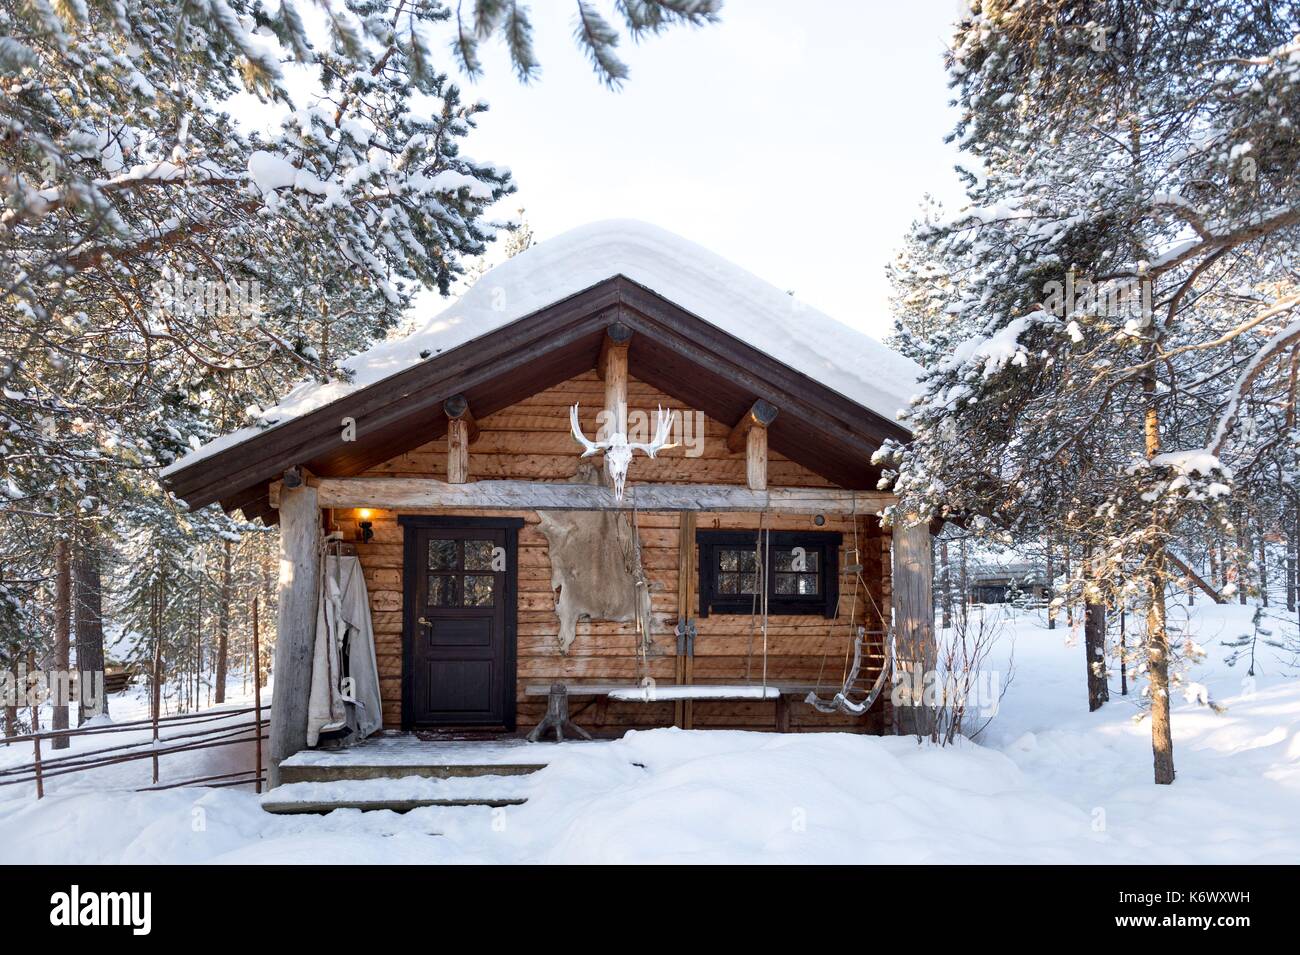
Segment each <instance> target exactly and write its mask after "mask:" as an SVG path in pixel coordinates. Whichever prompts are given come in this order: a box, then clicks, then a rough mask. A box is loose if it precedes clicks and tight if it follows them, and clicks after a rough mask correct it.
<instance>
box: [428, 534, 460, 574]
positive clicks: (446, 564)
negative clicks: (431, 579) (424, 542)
mask: <svg viewBox="0 0 1300 955" xmlns="http://www.w3.org/2000/svg"><path fill="white" fill-rule="evenodd" d="M455 568H456V542H455V541H454V540H431V541H429V569H430V570H454V569H455Z"/></svg>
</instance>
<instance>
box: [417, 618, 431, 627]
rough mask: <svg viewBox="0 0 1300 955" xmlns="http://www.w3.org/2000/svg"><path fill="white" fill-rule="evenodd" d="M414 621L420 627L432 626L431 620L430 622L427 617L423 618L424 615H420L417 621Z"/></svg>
mask: <svg viewBox="0 0 1300 955" xmlns="http://www.w3.org/2000/svg"><path fill="white" fill-rule="evenodd" d="M415 622H416V623H418V624H419V625H420V626H422V627H431V626H433V624H432V622H430V621H429V620H428V619H427V618H425V617H421V618H420V619H419V620H417V621H415Z"/></svg>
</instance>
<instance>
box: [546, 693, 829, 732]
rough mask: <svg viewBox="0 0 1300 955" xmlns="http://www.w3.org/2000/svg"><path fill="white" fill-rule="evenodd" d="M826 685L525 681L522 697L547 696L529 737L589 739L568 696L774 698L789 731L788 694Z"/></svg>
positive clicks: (779, 721) (779, 726) (781, 726)
mask: <svg viewBox="0 0 1300 955" xmlns="http://www.w3.org/2000/svg"><path fill="white" fill-rule="evenodd" d="M826 689H827V688H826V687H824V686H820V687H819V686H818V685H817V684H816V683H786V682H781V683H769V684H768V685H767V687H766V694H765V695H764V693H763V690H764V687H762V686H761V685H757V684H735V683H712V684H710V683H691V684H680V683H655V684H653V685H651V686H648V687H645V686H642V685H641V684H639V683H596V682H589V681H586V680H574V681H571V682H569V681H566V682H561V681H556V682H555V683H528V684H525V686H524V695H525V696H544V697H546V698H547V700H548V703H547V708H546V716H545V717H544V718H543V719H542V721H541V722H540V723H538V724H537V726H535V727H533V730H532V732H530V733H529V734H528V738H529V739H532V740H536V739H538V738H540V737H541V735H542V733H544V732H545V731H546V730H547V729H554V730H555V731H556V736H557V738H558V739H561V740H562V739H563V738H564V732H565V730H571V731H573V732H575V733H576V734H577V735H580V736H583V737H585V738H587V739H590V738H591V737H590V735H589V734H588V733H587V731H586V730H584V729H583V728H582V727H580V726H578V725H576V724H575V723H573V722H572V721H571V720H570V719H569V698H570V697H588V698H590V697H601V696H605V697H611V698H613V699H617V700H619V701H620V702H623V703H670V702H676V701H678V700H693V701H710V700H765V699H767V700H774V701H775V702H776V730H777V732H778V733H788V732H789V731H790V702H789V701H790V697H792V696H793V697H798V698H799V699H803V698H804V697H806V696H807V695H808V694H809V693H815V692H818V691H825V690H826Z"/></svg>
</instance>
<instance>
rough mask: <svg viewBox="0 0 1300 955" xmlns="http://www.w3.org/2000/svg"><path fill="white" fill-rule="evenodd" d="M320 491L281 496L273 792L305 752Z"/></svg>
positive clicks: (300, 490) (310, 488) (299, 490)
mask: <svg viewBox="0 0 1300 955" xmlns="http://www.w3.org/2000/svg"><path fill="white" fill-rule="evenodd" d="M316 498H317V495H316V488H315V487H313V486H311V485H310V484H308V483H306V482H304V483H303V484H302V485H301V486H299V487H297V488H292V489H291V488H290V487H289V482H288V481H287V480H286V481H285V484H284V487H283V489H282V491H281V493H280V588H279V610H280V613H279V625H278V627H277V633H276V641H275V688H274V690H273V692H272V695H271V741H270V742H271V747H270V749H271V752H270V757H271V780H270V781H271V788H273V789H274V788H275V787H276V786H278V785H279V783H280V763H281V762H282V761H283V760H285V759H288V758H289V757H290V756H292V755H293V754H294V753H296V752H298V751H299V750H302V749H305V748H306V747H307V697H308V694H309V692H310V690H311V668H312V656H313V654H314V652H315V643H316V610H317V607H316V599H317V598H316V589H317V586H318V582H319V581H318V578H319V575H320V511H319V510H318V509H317V505H316Z"/></svg>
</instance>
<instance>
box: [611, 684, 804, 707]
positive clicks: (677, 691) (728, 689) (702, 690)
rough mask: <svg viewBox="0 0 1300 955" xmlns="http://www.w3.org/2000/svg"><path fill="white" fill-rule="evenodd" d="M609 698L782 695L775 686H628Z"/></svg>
mask: <svg viewBox="0 0 1300 955" xmlns="http://www.w3.org/2000/svg"><path fill="white" fill-rule="evenodd" d="M608 695H609V698H610V699H611V700H620V701H623V702H630V703H660V702H663V701H665V700H775V699H777V698H779V697H780V696H781V695H782V690H781V688H780V687H776V686H699V685H693V686H659V685H657V684H656V685H654V686H629V687H623V688H622V689H618V690H611V691H610V692H609V694H608Z"/></svg>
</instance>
